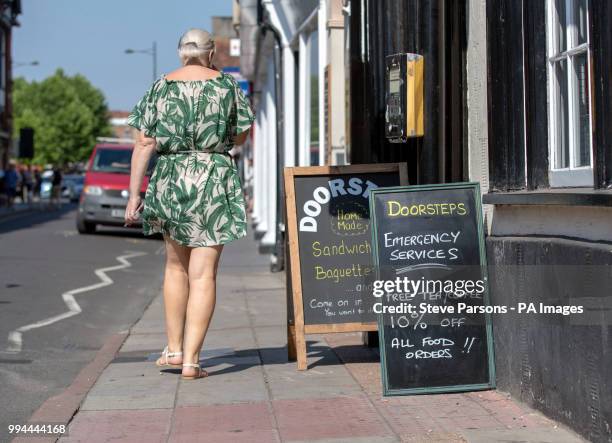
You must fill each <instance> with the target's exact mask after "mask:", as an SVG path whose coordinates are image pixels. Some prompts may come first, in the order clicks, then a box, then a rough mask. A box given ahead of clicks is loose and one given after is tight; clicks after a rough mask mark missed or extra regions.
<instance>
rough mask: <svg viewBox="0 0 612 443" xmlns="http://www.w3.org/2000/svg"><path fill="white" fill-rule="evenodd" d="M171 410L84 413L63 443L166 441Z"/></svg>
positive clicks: (76, 420) (79, 414)
mask: <svg viewBox="0 0 612 443" xmlns="http://www.w3.org/2000/svg"><path fill="white" fill-rule="evenodd" d="M171 418H172V409H162V410H160V409H152V410H151V409H148V410H127V411H126V410H115V411H81V412H79V413H78V414H77V415H76V416H75V418H74V419H73V420H72V422H71V423H70V429H69V433H68V436H66V437H62V438H60V439H59V440H58V441H59V442H60V443H107V442H109V441H120V442H125V443H132V442H133V443H142V442H152V443H155V442H159V443H162V442H165V441H166V439H167V437H168V433H169V432H170V421H171Z"/></svg>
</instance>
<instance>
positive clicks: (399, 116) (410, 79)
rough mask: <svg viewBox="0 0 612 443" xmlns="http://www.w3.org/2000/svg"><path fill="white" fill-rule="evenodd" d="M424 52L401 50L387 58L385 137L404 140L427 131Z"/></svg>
mask: <svg viewBox="0 0 612 443" xmlns="http://www.w3.org/2000/svg"><path fill="white" fill-rule="evenodd" d="M423 70H424V59H423V56H422V55H419V54H410V53H401V54H393V55H389V56H387V58H386V92H385V98H386V107H385V136H386V137H387V139H388V140H389V141H390V142H392V143H405V142H406V140H407V139H408V138H410V137H422V136H423V135H424V134H425V130H424V129H425V128H424V122H423V81H424V78H423Z"/></svg>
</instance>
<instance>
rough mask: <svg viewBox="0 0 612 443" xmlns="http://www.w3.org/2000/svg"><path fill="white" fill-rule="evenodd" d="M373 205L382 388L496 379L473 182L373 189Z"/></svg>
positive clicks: (465, 386)
mask: <svg viewBox="0 0 612 443" xmlns="http://www.w3.org/2000/svg"><path fill="white" fill-rule="evenodd" d="M370 213H371V215H372V225H373V226H372V239H373V240H372V243H373V253H374V263H375V268H376V281H375V282H374V284H373V295H374V297H375V298H376V300H377V302H375V305H374V308H375V311H376V313H377V316H378V330H379V340H380V355H381V369H382V381H383V393H384V395H402V394H418V393H432V392H455V391H467V390H478V389H488V388H492V387H494V383H495V372H494V371H495V368H494V362H493V341H492V334H491V323H490V312H491V306H489V300H488V289H487V270H486V256H485V245H484V238H483V228H482V207H481V202H480V190H479V185H478V183H455V184H444V185H427V186H404V187H394V188H387V189H377V190H374V191H372V193H371V197H370ZM385 285H386V286H385Z"/></svg>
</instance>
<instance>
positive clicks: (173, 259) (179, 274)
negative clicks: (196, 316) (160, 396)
mask: <svg viewBox="0 0 612 443" xmlns="http://www.w3.org/2000/svg"><path fill="white" fill-rule="evenodd" d="M164 241H165V242H166V270H165V273H164V305H165V311H166V334H167V335H168V352H179V351H180V350H181V349H182V347H183V331H184V328H185V312H186V310H187V300H188V298H189V275H188V269H189V255H190V252H191V248H188V247H186V246H182V245H179V244H178V243H176V242H175V241H174V240H172V239H171V238H170V237H168V236H164ZM182 361H183V359H182V358H181V357H180V356H176V357H169V358H168V363H170V364H181V363H182Z"/></svg>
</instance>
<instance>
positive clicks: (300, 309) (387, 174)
mask: <svg viewBox="0 0 612 443" xmlns="http://www.w3.org/2000/svg"><path fill="white" fill-rule="evenodd" d="M284 179H285V198H286V205H285V210H286V220H287V232H288V235H287V241H288V247H287V252H288V254H289V260H288V263H287V264H288V266H287V274H286V275H287V288H288V294H287V296H288V297H287V343H288V354H289V359H291V360H293V359H296V360H297V367H298V369H299V370H304V369H306V368H307V360H306V340H305V335H306V334H321V333H328V332H356V331H376V329H377V323H376V315H375V314H374V313H373V312H372V310H371V295H372V292H371V290H370V287H369V286H368V284H369V281H370V280H371V279H372V277H373V276H374V272H373V271H374V266H373V263H372V245H371V241H372V236H371V233H370V229H371V222H370V206H369V203H368V202H369V196H370V192H371V190H373V189H375V188H377V187H383V186H385V187H387V186H397V185H402V184H406V183H407V180H408V177H407V167H406V163H386V164H385V163H382V164H366V165H347V166H310V167H289V168H285V169H284Z"/></svg>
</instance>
